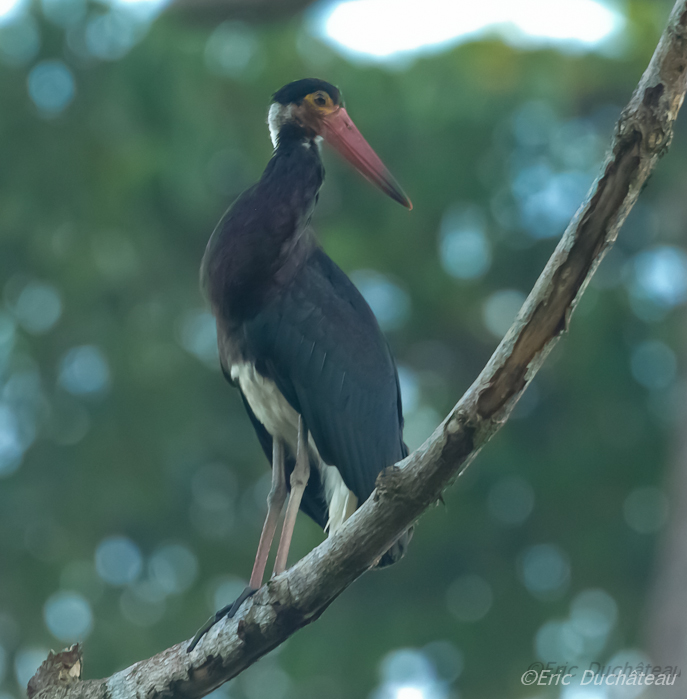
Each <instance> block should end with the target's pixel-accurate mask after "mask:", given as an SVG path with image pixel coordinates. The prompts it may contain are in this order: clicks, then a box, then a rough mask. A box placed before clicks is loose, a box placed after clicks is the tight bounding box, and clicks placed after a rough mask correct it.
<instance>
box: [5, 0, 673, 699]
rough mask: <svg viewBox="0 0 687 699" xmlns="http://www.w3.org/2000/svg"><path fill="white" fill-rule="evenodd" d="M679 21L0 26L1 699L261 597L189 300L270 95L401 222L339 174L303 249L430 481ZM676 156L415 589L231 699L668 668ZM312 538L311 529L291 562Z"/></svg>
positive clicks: (295, 20) (341, 606) (433, 690)
mask: <svg viewBox="0 0 687 699" xmlns="http://www.w3.org/2000/svg"><path fill="white" fill-rule="evenodd" d="M475 5H479V6H478V7H476V6H475ZM671 5H672V3H671V2H669V1H663V0H617V1H610V0H608V1H605V0H603V1H602V0H594V1H593V0H560V1H556V2H553V0H551V1H549V2H546V1H544V0H510V2H498V1H495V0H481V2H480V3H477V4H476V3H473V2H468V0H460V1H458V0H453V1H452V2H450V1H449V0H445V1H444V2H440V1H439V0H424V1H423V2H420V1H419V0H403V1H401V0H399V1H398V2H391V0H386V1H385V0H359V1H358V2H344V3H338V2H333V3H322V2H320V3H311V2H308V1H307V0H300V1H298V0H289V2H280V1H278V0H260V2H257V1H256V2H248V1H245V2H241V1H239V0H202V1H200V0H197V1H196V0H179V1H178V2H176V3H172V4H170V5H165V4H164V3H161V2H158V1H156V0H141V1H139V2H136V0H128V1H127V0H101V1H100V2H89V1H87V0H42V2H29V1H28V0H27V1H25V2H22V1H21V0H0V699H20V698H21V697H22V696H24V686H25V685H26V682H27V681H28V679H29V677H30V676H31V675H32V673H33V671H34V670H35V668H36V667H37V665H38V664H39V663H40V662H41V660H42V659H44V657H45V656H46V654H47V651H48V649H49V648H55V649H59V648H62V647H64V646H66V645H68V644H70V643H72V642H73V641H75V640H83V641H85V662H86V666H85V675H86V676H87V677H101V676H106V675H109V674H111V673H112V672H114V671H116V670H119V669H121V668H123V667H126V666H127V665H129V664H130V663H132V662H134V661H136V660H139V659H142V658H144V657H148V656H150V655H152V654H154V653H156V652H158V651H160V650H162V649H163V648H165V647H167V646H169V645H171V644H173V643H176V642H178V641H180V640H182V639H185V638H189V637H190V636H192V635H193V633H194V632H195V630H196V629H197V628H198V626H199V625H200V624H201V623H202V622H204V620H205V619H206V618H207V617H208V615H209V614H210V613H211V612H213V611H214V610H215V609H217V608H219V607H220V606H222V605H223V604H225V603H226V602H227V601H229V600H231V599H233V597H234V596H235V595H236V593H237V591H239V590H240V589H242V587H243V585H244V584H245V580H246V578H247V577H248V575H249V573H250V569H251V564H252V557H253V555H254V552H255V548H256V545H257V541H258V537H259V533H260V526H261V522H262V517H263V514H264V508H265V504H264V502H265V495H266V491H267V489H268V486H269V469H268V464H267V462H266V461H265V458H264V456H263V454H262V453H261V451H260V449H259V447H258V444H257V440H256V439H255V436H254V434H253V433H252V429H251V427H250V425H249V422H248V419H247V417H246V416H245V415H244V412H243V409H242V406H241V404H240V400H239V398H238V395H237V394H236V392H235V391H233V390H232V389H231V388H230V387H229V386H228V385H227V384H226V383H225V382H224V381H223V379H222V376H221V373H220V372H219V370H218V363H217V357H216V349H215V332H214V324H213V321H212V318H211V316H210V315H209V314H208V311H207V309H206V307H205V305H204V302H203V299H202V298H201V295H200V293H199V290H198V267H199V262H200V259H201V256H202V254H203V250H204V246H205V243H206V241H207V239H208V237H209V234H210V232H211V231H212V229H213V227H214V225H215V223H216V221H217V220H218V219H219V217H220V216H221V214H222V213H223V211H224V210H225V209H226V207H227V206H228V205H229V203H230V202H231V201H232V200H233V198H234V197H235V196H236V195H237V194H238V193H239V192H240V191H242V189H244V188H245V187H246V186H248V185H249V184H251V183H252V182H253V181H254V180H255V179H256V178H258V177H259V175H260V173H261V171H262V169H263V168H264V166H265V164H266V162H267V160H268V159H269V157H270V153H271V144H270V141H269V138H268V134H267V128H266V124H265V118H266V111H267V106H268V103H269V97H270V95H271V94H272V92H273V91H274V90H276V89H278V88H279V87H281V85H283V84H284V83H286V82H288V81H291V80H294V79H297V78H301V77H307V76H318V77H322V78H325V79H327V80H329V81H331V82H333V83H335V84H337V85H338V86H339V87H340V88H341V89H342V90H343V93H344V97H345V99H346V102H347V106H348V110H349V113H350V114H351V115H352V117H353V119H354V120H355V121H356V122H357V124H358V126H359V127H360V129H361V131H362V132H363V133H364V134H365V135H366V137H367V139H368V140H369V142H370V143H371V144H372V145H373V147H374V148H375V149H376V150H377V152H378V153H379V154H380V156H381V157H382V158H383V160H384V161H385V162H386V163H387V164H388V166H389V168H390V169H391V170H392V172H393V173H394V174H395V175H396V177H397V178H398V179H399V181H400V182H401V183H402V184H403V186H404V188H405V189H406V190H407V192H408V193H409V195H410V197H411V198H412V200H413V203H414V205H415V208H414V210H413V211H412V213H410V214H409V213H408V212H407V211H405V210H403V209H402V208H401V207H400V206H398V205H396V204H395V203H394V202H392V201H391V200H387V199H385V198H384V197H383V196H381V195H380V194H379V193H378V192H377V191H375V190H373V189H372V188H371V187H369V186H368V185H367V184H366V183H365V182H364V181H363V180H362V179H361V178H360V177H358V176H357V175H356V174H355V173H353V172H351V171H350V169H349V168H348V167H347V166H345V165H343V164H341V163H340V162H339V161H338V160H336V158H335V157H334V156H333V155H332V154H330V153H329V152H326V153H325V154H324V158H325V164H326V167H327V180H326V183H325V186H324V189H323V191H322V196H321V201H320V205H319V207H318V209H317V212H316V215H315V218H314V226H315V228H316V229H317V232H318V234H319V236H320V238H321V240H322V243H323V245H324V247H325V249H326V250H327V252H328V253H329V254H330V255H331V256H332V257H333V258H334V259H335V260H336V262H337V263H338V264H339V265H340V266H341V267H342V268H343V269H344V270H345V271H346V272H348V273H349V274H350V275H351V276H352V278H353V279H354V281H355V282H356V284H357V285H358V286H359V288H360V289H361V291H362V292H363V293H364V295H365V296H366V298H367V299H368V301H369V302H370V304H371V305H372V307H373V309H374V311H375V313H376V314H377V317H378V319H379V321H380V323H381V325H382V327H383V329H384V330H385V332H386V334H387V336H388V338H389V340H390V343H391V345H392V348H393V351H394V353H395V355H396V357H397V360H398V364H399V370H400V375H401V382H402V390H403V400H404V403H405V414H406V421H407V423H406V424H407V427H406V437H407V441H408V443H409V445H410V446H411V448H414V447H416V446H418V445H419V444H420V443H421V442H422V441H423V440H424V439H425V438H426V437H427V436H428V435H429V434H430V433H431V431H432V430H433V429H434V427H435V426H436V425H437V424H438V423H439V421H440V420H441V418H442V417H443V416H444V415H445V414H446V412H447V411H448V410H449V409H450V408H451V406H452V405H453V404H454V402H455V401H456V400H457V399H458V398H459V397H460V395H461V393H462V392H463V391H464V390H465V389H466V388H467V387H468V386H469V384H470V383H471V382H472V381H473V379H474V378H475V377H476V375H477V373H478V372H479V370H480V369H481V368H482V366H483V365H484V363H485V362H486V360H487V358H488V357H489V356H490V354H491V352H492V351H493V349H494V348H495V346H496V344H497V343H498V341H499V339H500V338H501V337H502V335H503V334H504V332H505V330H506V328H507V327H508V325H509V324H510V322H511V321H512V319H513V317H514V315H515V313H516V311H517V310H518V308H519V307H520V304H521V303H522V301H523V299H524V297H525V295H526V293H527V292H528V291H529V289H530V288H531V286H532V284H533V282H534V281H535V279H536V277H537V275H538V273H539V271H540V270H541V268H542V266H543V264H544V262H545V261H546V259H547V258H548V256H549V255H550V253H551V251H552V250H553V248H554V246H555V245H556V242H557V239H558V238H559V237H560V235H561V233H562V231H563V229H564V227H565V225H566V223H567V222H568V220H569V218H570V216H571V215H572V214H573V213H574V211H575V210H576V208H577V207H578V205H579V203H580V202H581V201H582V199H583V197H584V195H585V194H586V192H587V190H588V188H589V187H590V185H591V183H592V181H593V179H594V178H595V176H596V175H597V174H598V173H599V169H600V165H601V163H602V161H603V158H604V153H605V150H606V148H607V145H608V143H609V139H610V137H611V134H612V131H613V125H614V122H615V120H616V118H617V117H618V115H619V113H620V110H621V108H622V106H623V105H624V104H625V103H626V101H627V100H628V98H629V96H630V94H631V92H632V90H633V88H634V86H635V85H636V83H637V81H638V79H639V77H640V75H641V73H642V71H643V70H644V68H645V66H646V64H647V62H648V60H649V58H650V56H651V54H652V52H653V49H654V47H655V44H656V41H657V39H658V37H659V35H660V32H661V30H662V27H663V25H664V23H665V21H666V19H667V16H668V13H669V10H670V7H671ZM686 156H687V127H686V125H685V119H684V118H681V119H680V120H679V121H678V124H677V132H676V137H675V142H674V144H673V147H672V149H671V151H670V153H669V154H668V155H667V157H666V158H665V159H664V160H663V161H662V162H661V163H660V165H659V168H658V170H657V172H656V174H655V175H654V176H653V178H652V179H651V181H650V183H649V185H648V187H647V188H646V189H645V191H644V192H643V194H642V196H641V200H640V202H639V204H638V205H637V206H636V207H635V210H634V211H633V213H632V214H631V216H630V218H629V219H628V221H627V223H626V225H625V226H624V228H623V230H622V232H621V235H620V238H619V240H618V243H617V245H616V246H615V248H614V249H613V250H612V251H611V252H610V254H609V255H608V256H607V258H606V260H605V261H604V263H603V265H602V267H601V269H600V270H599V273H598V274H597V275H596V277H595V279H594V281H593V282H592V284H591V286H590V288H589V289H588V291H587V293H586V295H585V297H584V298H583V300H582V303H581V305H580V307H579V310H578V312H577V313H576V314H575V316H574V319H573V323H572V326H571V331H570V333H569V335H568V336H567V337H566V338H565V339H564V340H563V341H562V342H561V343H560V344H559V345H558V347H557V348H556V350H555V352H554V353H553V355H552V356H551V357H550V359H549V360H548V361H547V363H546V365H545V366H544V368H543V369H542V371H541V372H540V374H539V375H538V376H537V378H536V379H535V381H534V382H533V385H532V386H531V387H530V388H529V389H528V391H527V393H526V395H525V396H524V397H523V399H522V400H521V402H520V404H519V405H518V407H517V409H516V411H515V414H514V415H513V416H512V419H511V421H510V422H509V423H508V424H507V425H506V426H505V428H504V429H503V430H502V431H501V432H500V434H499V435H498V436H497V437H496V438H495V439H494V440H493V442H492V443H490V444H489V445H488V446H487V447H486V448H485V449H484V451H483V452H482V453H481V454H480V456H479V458H478V460H477V461H476V463H475V464H473V466H471V468H470V469H469V470H468V472H467V473H466V474H465V475H464V476H463V477H461V478H460V479H459V481H458V482H457V483H456V484H455V485H454V487H452V488H451V489H450V490H449V491H448V492H447V493H446V495H445V502H444V504H443V505H440V506H437V507H435V508H433V509H432V510H431V511H429V512H428V513H427V514H426V515H425V516H424V518H423V519H422V520H421V522H420V524H419V526H418V527H417V530H416V534H415V537H414V539H413V542H412V546H411V548H410V550H409V553H408V555H407V556H406V558H405V559H404V561H403V562H402V563H400V564H399V565H397V566H395V567H393V568H392V569H388V570H385V571H382V572H374V573H369V574H368V575H366V576H364V578H363V579H361V580H360V581H359V582H357V583H356V584H355V585H354V586H353V587H352V588H350V589H349V590H348V591H346V593H345V594H343V595H342V596H341V597H340V598H339V599H338V600H337V601H336V602H335V604H333V605H332V606H331V608H330V609H329V610H328V611H327V612H326V614H325V615H324V616H323V617H322V618H321V619H320V620H319V621H318V622H317V623H316V624H314V625H312V626H310V627H308V628H306V629H303V630H302V631H300V632H299V633H298V634H297V635H296V636H294V637H293V638H292V639H290V640H289V641H288V642H287V643H285V644H284V645H283V646H282V647H280V648H279V649H277V650H276V651H275V652H273V653H272V654H271V655H270V656H268V657H266V658H264V659H262V660H261V661H260V662H258V663H257V664H256V665H255V666H254V667H252V668H251V669H249V670H248V671H247V672H245V673H244V674H243V675H241V676H240V677H239V678H237V679H236V680H234V681H232V682H230V683H229V684H228V685H225V686H224V687H222V688H221V689H219V690H217V694H216V695H215V697H216V699H262V698H263V697H264V698H267V697H269V698H270V699H295V698H296V697H298V698H299V699H349V698H355V697H369V698H370V699H458V698H459V697H460V698H464V699H477V698H491V697H515V698H523V699H525V698H527V699H534V698H535V697H537V698H539V697H541V698H545V697H558V696H562V697H564V698H565V699H605V698H606V697H609V698H611V697H635V696H639V694H638V693H637V692H636V691H634V692H630V691H628V690H625V693H622V692H616V693H615V694H614V693H612V692H611V690H610V689H609V688H603V687H591V688H590V687H586V688H585V687H579V686H571V687H568V688H567V689H565V690H562V689H561V688H560V687H558V688H556V687H550V688H546V687H538V688H530V687H524V686H523V685H522V684H521V681H520V677H521V675H522V673H523V672H525V671H526V670H527V668H528V667H529V666H530V664H531V663H533V662H537V661H543V662H553V663H555V664H560V665H564V664H566V663H567V664H568V665H571V664H577V665H580V666H583V667H586V666H588V664H589V663H590V662H594V661H595V662H599V663H602V664H605V663H608V662H611V661H613V662H614V663H615V662H616V661H619V662H621V663H624V662H630V663H633V664H634V665H635V666H636V665H637V664H638V663H645V662H646V661H647V655H646V654H647V653H653V654H654V660H655V662H657V663H660V664H662V665H665V664H667V663H668V662H669V660H671V658H668V657H667V655H669V654H670V653H671V652H672V651H671V650H670V649H674V648H677V649H678V650H677V652H678V653H679V652H681V651H680V650H679V649H680V647H681V646H680V643H679V642H678V643H677V645H676V643H675V639H678V641H679V640H680V639H681V641H682V642H684V639H685V635H686V633H687V632H686V626H685V624H683V623H682V622H681V616H680V615H681V614H682V613H683V612H682V611H681V610H682V609H683V607H684V606H685V604H684V603H685V594H687V580H683V581H682V585H681V584H679V583H680V578H679V577H678V578H675V577H674V575H675V572H674V565H675V563H676V562H678V563H679V561H680V557H679V551H680V547H679V546H678V547H677V548H671V546H672V545H673V544H674V543H675V541H684V540H685V539H684V538H682V539H681V538H680V536H681V534H680V532H681V530H680V526H681V525H682V526H684V522H681V520H682V519H683V518H682V517H681V514H682V512H684V509H683V504H684V503H682V501H681V498H684V497H685V494H684V488H683V489H681V488H680V487H678V485H669V484H670V483H673V484H678V483H679V481H680V478H681V477H682V472H683V470H684V468H685V465H687V459H686V458H685V454H684V453H683V450H684V445H683V444H681V435H682V434H683V432H685V426H686V424H687V413H686V411H685V403H686V401H685V398H687V385H686V384H685V380H684V377H683V374H684V371H683V369H684V359H685V356H686V355H687V334H686V333H685V331H684V328H685V303H686V302H687V253H686V252H685V221H687V157H686ZM671 479H672V480H671ZM686 482H687V481H686ZM681 503H682V504H681ZM322 537H323V534H322V532H321V531H320V530H319V529H318V528H317V527H316V526H315V525H314V524H313V523H312V522H310V521H309V520H306V519H305V518H300V519H299V523H298V525H297V530H296V536H295V542H294V546H293V549H292V558H293V559H296V558H297V557H300V556H301V555H303V554H305V553H306V552H307V551H308V550H310V549H311V548H312V547H313V546H315V545H316V544H317V543H318V542H319V541H321V539H322ZM671 542H673V544H671ZM683 547H684V545H683ZM660 551H664V552H666V553H664V554H663V555H661V554H660V553H659V552H660ZM671 580H673V581H675V580H677V582H678V584H677V585H672V586H671V585H670V584H667V586H666V584H665V581H668V582H670V581H671ZM657 581H658V582H657ZM661 581H663V583H662V582H661ZM661 585H663V587H662V586H661ZM666 590H672V591H673V594H672V595H671V594H668V593H667V592H666ZM666 619H667V620H669V622H670V623H671V624H672V625H673V627H676V628H672V630H671V633H672V634H673V635H669V633H668V629H667V627H666V621H665V620H666ZM675 633H677V635H675ZM668 638H670V643H669V644H668V645H666V643H667V639H668ZM666 648H667V649H668V650H666ZM683 648H684V646H683ZM684 659H687V656H685V658H684ZM685 682H687V680H685ZM684 688H685V685H683V688H682V690H680V691H679V692H678V693H677V694H675V695H674V696H685V692H684V691H683V690H684ZM660 696H661V697H662V698H666V697H668V696H672V695H669V694H668V690H664V692H663V693H661V694H660Z"/></svg>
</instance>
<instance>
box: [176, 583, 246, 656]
mask: <svg viewBox="0 0 687 699" xmlns="http://www.w3.org/2000/svg"><path fill="white" fill-rule="evenodd" d="M257 591H258V588H256V587H250V585H249V586H248V587H246V588H245V589H244V590H243V592H242V593H241V594H240V595H239V596H238V597H237V598H236V600H234V602H232V603H231V604H228V605H227V606H226V607H222V609H220V610H219V611H218V612H215V613H214V614H213V615H212V616H211V617H210V618H209V619H208V620H207V623H206V624H205V625H204V626H203V627H201V628H200V629H199V630H198V633H197V634H196V635H195V636H194V637H193V640H192V641H191V643H190V644H189V646H188V648H187V649H186V652H187V653H190V652H191V651H192V650H193V649H194V648H195V647H196V646H197V645H198V644H199V643H200V640H201V639H202V638H203V636H205V634H206V633H207V632H208V631H209V630H210V629H211V628H212V627H213V626H214V625H215V624H216V623H217V622H218V621H221V620H222V619H224V618H225V617H226V618H227V619H233V618H234V615H235V614H236V612H238V610H239V608H240V607H241V605H242V604H243V603H244V602H245V601H246V600H247V599H248V598H249V597H252V596H253V595H254V594H255V593H256V592H257Z"/></svg>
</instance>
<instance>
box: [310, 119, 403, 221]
mask: <svg viewBox="0 0 687 699" xmlns="http://www.w3.org/2000/svg"><path fill="white" fill-rule="evenodd" d="M322 138H324V140H325V141H327V143H329V145H331V146H332V147H333V148H335V149H336V150H337V151H338V152H339V153H341V155H342V156H343V157H344V158H346V160H348V162H349V163H351V164H352V165H353V167H355V168H356V170H358V172H360V173H361V174H362V175H364V176H365V177H366V178H367V179H368V180H369V181H370V182H372V184H374V185H376V186H377V187H379V188H380V189H381V190H382V191H383V192H385V193H386V194H388V195H389V196H390V197H391V198H392V199H394V200H396V201H397V202H398V203H399V204H403V206H405V207H407V208H408V209H409V210H410V209H412V208H413V205H412V203H411V201H410V199H408V197H407V196H406V195H405V192H404V191H403V190H402V189H401V186H400V185H399V184H398V182H396V180H395V179H394V177H393V175H392V174H391V173H390V172H389V171H388V170H387V169H386V166H385V165H384V163H383V162H382V161H381V160H380V159H379V156H378V155H377V154H376V153H375V152H374V151H373V150H372V147H371V146H370V144H369V143H368V142H367V141H366V140H365V139H364V138H363V135H362V134H361V133H360V131H358V129H357V127H356V125H355V124H354V123H353V122H352V121H351V118H350V117H349V116H348V113H347V112H346V110H345V109H344V108H343V107H339V108H338V109H337V110H336V111H335V112H332V113H331V114H329V115H327V116H326V117H324V119H323V128H322Z"/></svg>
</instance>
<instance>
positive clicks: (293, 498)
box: [274, 416, 310, 575]
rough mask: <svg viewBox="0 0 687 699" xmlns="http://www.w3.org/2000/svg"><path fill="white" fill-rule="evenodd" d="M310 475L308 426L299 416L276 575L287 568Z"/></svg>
mask: <svg viewBox="0 0 687 699" xmlns="http://www.w3.org/2000/svg"><path fill="white" fill-rule="evenodd" d="M309 477H310V458H309V456H308V428H307V427H306V426H305V423H304V422H303V418H302V417H301V416H299V417H298V449H297V450H296V466H295V467H294V469H293V473H292V474H291V494H290V495H289V504H288V505H287V506H286V515H285V516H284V526H283V527H282V530H281V539H280V540H279V548H278V549H277V559H276V561H275V562H274V575H279V573H283V572H284V571H285V570H286V558H287V556H288V555H289V547H290V546H291V537H292V536H293V528H294V526H295V524H296V515H297V514H298V508H299V507H300V505H301V499H302V497H303V491H304V490H305V486H306V485H307V483H308V478H309Z"/></svg>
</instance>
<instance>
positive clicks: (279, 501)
mask: <svg viewBox="0 0 687 699" xmlns="http://www.w3.org/2000/svg"><path fill="white" fill-rule="evenodd" d="M292 480H293V479H292ZM285 500H286V470H285V466H284V443H283V442H282V441H281V440H280V439H274V440H273V442H272V487H271V488H270V492H269V495H268V496H267V517H265V524H264V525H263V527H262V534H261V535H260V543H259V544H258V552H257V554H256V556H255V564H254V565H253V572H252V574H251V576H250V582H249V583H248V587H246V588H245V589H244V591H243V592H242V593H241V594H240V595H239V597H238V599H236V600H235V601H234V602H233V603H232V604H228V605H227V606H226V607H224V608H223V609H220V610H219V611H218V612H217V613H216V614H215V615H214V616H211V617H210V619H208V622H207V623H206V624H205V626H203V627H202V628H201V629H200V630H199V631H198V633H197V634H196V635H195V637H194V638H193V640H192V641H191V643H190V645H189V646H188V648H187V651H188V652H189V653H190V652H191V651H192V650H193V649H194V648H195V647H196V646H197V645H198V643H199V642H200V639H201V638H203V636H204V635H205V634H206V633H207V632H208V631H209V630H210V629H211V628H212V627H213V626H214V625H215V624H216V623H217V622H218V621H219V620H220V619H224V618H225V617H228V618H229V619H231V618H232V617H233V616H234V614H236V612H237V611H238V610H239V608H240V607H241V605H242V604H243V603H244V602H245V601H246V600H247V599H248V598H249V597H250V596H251V595H253V594H255V593H256V592H257V591H258V588H259V587H260V586H261V585H262V578H263V576H264V574H265V566H266V565H267V557H268V556H269V553H270V548H271V547H272V540H273V539H274V532H275V531H276V529H277V524H278V523H279V515H280V514H281V511H282V507H284V501H285Z"/></svg>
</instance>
